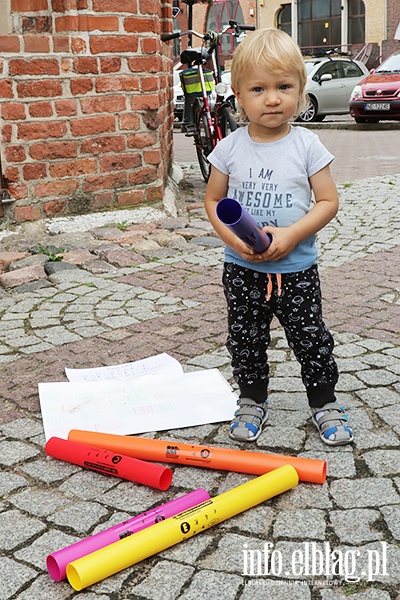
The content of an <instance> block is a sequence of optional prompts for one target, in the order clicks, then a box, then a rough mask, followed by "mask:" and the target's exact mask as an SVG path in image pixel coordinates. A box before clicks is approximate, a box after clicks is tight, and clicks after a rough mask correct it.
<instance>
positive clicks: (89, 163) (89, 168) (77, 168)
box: [49, 158, 97, 179]
mask: <svg viewBox="0 0 400 600" xmlns="http://www.w3.org/2000/svg"><path fill="white" fill-rule="evenodd" d="M96 171H97V161H96V159H94V158H79V159H77V160H70V161H68V162H57V163H54V164H52V165H50V167H49V173H50V176H51V177H53V178H54V179H58V178H61V177H78V176H79V175H87V174H88V173H95V172H96Z"/></svg>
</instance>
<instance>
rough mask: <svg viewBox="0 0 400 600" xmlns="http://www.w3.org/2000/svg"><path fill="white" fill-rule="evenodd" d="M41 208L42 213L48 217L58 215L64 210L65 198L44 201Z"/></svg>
mask: <svg viewBox="0 0 400 600" xmlns="http://www.w3.org/2000/svg"><path fill="white" fill-rule="evenodd" d="M42 208H43V212H44V214H45V215H46V216H48V217H54V216H55V215H60V214H62V213H63V212H64V210H65V200H52V201H51V202H45V204H43V206H42Z"/></svg>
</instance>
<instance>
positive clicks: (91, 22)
mask: <svg viewBox="0 0 400 600" xmlns="http://www.w3.org/2000/svg"><path fill="white" fill-rule="evenodd" d="M55 26H56V32H57V33H58V32H60V31H96V30H98V31H118V28H119V23H118V17H117V16H112V17H108V16H107V17H98V16H94V15H66V16H63V17H56V18H55Z"/></svg>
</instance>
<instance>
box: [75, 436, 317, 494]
mask: <svg viewBox="0 0 400 600" xmlns="http://www.w3.org/2000/svg"><path fill="white" fill-rule="evenodd" d="M68 439H69V440H74V441H76V442H81V443H82V444H98V445H101V446H102V448H108V449H109V450H113V451H114V452H124V454H126V455H128V456H135V457H136V458H141V459H144V460H156V461H159V462H169V463H177V464H181V465H182V464H183V465H185V466H191V467H205V468H208V469H220V470H221V471H236V472H237V473H250V474H252V475H263V474H264V473H268V472H269V471H273V470H274V469H277V468H278V467H282V466H283V465H292V467H294V468H295V469H296V471H297V473H298V475H299V479H300V481H308V482H311V483H324V482H325V479H326V462H325V461H324V460H316V459H313V458H297V457H296V456H284V455H282V454H267V453H266V452H249V451H247V450H236V449H235V448H215V447H213V446H199V445H197V446H195V445H192V444H184V443H182V442H172V441H166V440H151V439H147V438H139V437H133V436H129V435H114V434H111V433H98V432H93V431H79V430H78V429H72V430H71V431H70V432H69V434H68Z"/></svg>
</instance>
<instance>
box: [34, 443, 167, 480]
mask: <svg viewBox="0 0 400 600" xmlns="http://www.w3.org/2000/svg"><path fill="white" fill-rule="evenodd" d="M45 449H46V453H47V454H48V455H49V456H53V458H58V459H60V460H65V461H66V462H69V463H72V464H74V465H79V466H80V467H85V468H86V469H90V470H92V471H97V472H98V473H103V474H105V475H113V476H114V477H121V479H127V480H128V481H134V482H135V483H141V484H143V485H148V486H149V487H153V488H156V489H158V490H167V489H168V488H169V486H170V485H171V481H172V471H171V469H169V468H168V467H164V466H162V465H156V464H154V463H149V462H145V461H144V460H139V459H138V458H132V457H131V456H123V455H122V454H119V453H118V454H115V453H114V452H116V451H115V450H114V451H113V450H112V449H110V448H106V449H104V448H101V447H93V446H91V445H85V444H84V443H79V442H75V441H71V440H63V439H61V438H57V437H52V438H50V439H49V441H48V442H47V444H46V447H45ZM117 452H118V451H117Z"/></svg>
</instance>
